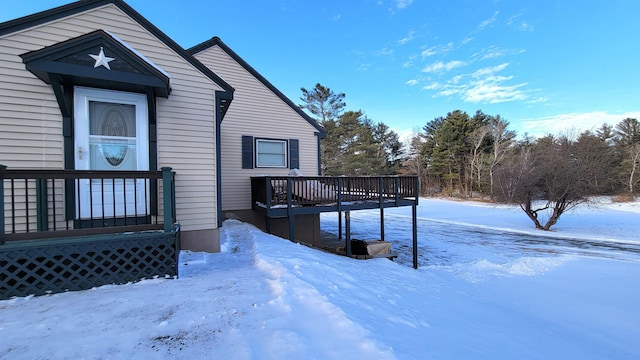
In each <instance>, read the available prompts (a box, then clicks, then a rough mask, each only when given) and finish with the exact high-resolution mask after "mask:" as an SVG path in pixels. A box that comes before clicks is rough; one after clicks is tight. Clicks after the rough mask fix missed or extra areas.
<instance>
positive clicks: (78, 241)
mask: <svg viewBox="0 0 640 360" xmlns="http://www.w3.org/2000/svg"><path fill="white" fill-rule="evenodd" d="M159 234H167V235H168V234H177V231H174V229H173V228H171V229H170V230H169V231H168V232H167V231H162V230H158V231H146V232H136V233H115V234H104V235H91V236H73V237H57V238H51V239H40V240H15V241H8V242H6V243H4V245H2V246H0V250H8V249H30V248H40V247H43V246H55V245H84V244H86V245H89V244H92V243H98V242H105V241H112V240H130V239H132V238H135V239H150V238H154V237H158V235H159Z"/></svg>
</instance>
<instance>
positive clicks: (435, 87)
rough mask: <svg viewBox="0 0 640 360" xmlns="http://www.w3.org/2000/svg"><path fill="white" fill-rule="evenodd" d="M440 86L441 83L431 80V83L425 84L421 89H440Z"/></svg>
mask: <svg viewBox="0 0 640 360" xmlns="http://www.w3.org/2000/svg"><path fill="white" fill-rule="evenodd" d="M441 87H442V85H440V84H439V83H437V82H432V83H431V84H427V85H425V86H423V87H422V90H437V89H440V88H441Z"/></svg>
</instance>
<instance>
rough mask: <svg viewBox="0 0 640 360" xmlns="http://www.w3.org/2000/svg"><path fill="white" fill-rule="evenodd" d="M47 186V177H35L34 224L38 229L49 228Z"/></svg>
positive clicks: (45, 229)
mask: <svg viewBox="0 0 640 360" xmlns="http://www.w3.org/2000/svg"><path fill="white" fill-rule="evenodd" d="M47 187H48V186H47V179H36V224H37V225H36V226H37V230H38V231H47V230H49V214H48V210H49V202H48V199H47V193H48V190H47Z"/></svg>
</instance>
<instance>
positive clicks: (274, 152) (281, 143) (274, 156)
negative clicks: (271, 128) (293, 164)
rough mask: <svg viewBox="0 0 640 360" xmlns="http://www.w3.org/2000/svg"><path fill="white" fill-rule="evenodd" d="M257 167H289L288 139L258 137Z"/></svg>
mask: <svg viewBox="0 0 640 360" xmlns="http://www.w3.org/2000/svg"><path fill="white" fill-rule="evenodd" d="M256 167H278V168H280V167H282V168H286V167H287V141H286V140H266V139H256Z"/></svg>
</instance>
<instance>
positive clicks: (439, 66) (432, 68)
mask: <svg viewBox="0 0 640 360" xmlns="http://www.w3.org/2000/svg"><path fill="white" fill-rule="evenodd" d="M466 64H467V63H465V62H464V61H460V60H452V61H449V62H446V63H444V62H442V61H438V62H435V63H433V64H431V65H427V66H425V67H424V69H422V72H426V73H435V72H442V71H451V70H453V69H455V68H459V67H462V66H465V65H466Z"/></svg>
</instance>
